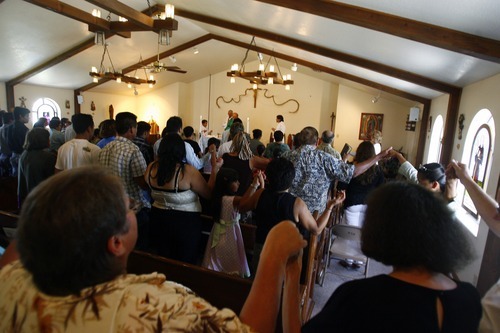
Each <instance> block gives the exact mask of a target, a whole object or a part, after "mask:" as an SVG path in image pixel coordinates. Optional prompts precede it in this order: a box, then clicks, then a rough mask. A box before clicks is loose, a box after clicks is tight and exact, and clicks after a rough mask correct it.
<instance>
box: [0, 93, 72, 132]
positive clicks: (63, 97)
mask: <svg viewBox="0 0 500 333" xmlns="http://www.w3.org/2000/svg"><path fill="white" fill-rule="evenodd" d="M4 90H5V89H4ZM21 97H24V98H26V101H25V103H26V107H27V108H28V109H30V110H32V108H33V103H35V101H36V100H38V99H40V98H43V97H48V98H50V99H52V100H54V101H55V102H56V103H57V104H58V105H59V107H60V108H61V114H60V115H59V117H60V118H62V117H66V118H71V115H73V114H74V112H75V105H74V103H73V90H68V89H59V88H50V87H42V86H35V85H30V84H19V85H17V86H15V87H14V104H15V105H16V106H19V105H20V104H21V102H20V101H19V98H21ZM66 101H69V104H70V108H69V109H66ZM31 125H32V124H31V122H30V123H29V126H28V127H31Z"/></svg>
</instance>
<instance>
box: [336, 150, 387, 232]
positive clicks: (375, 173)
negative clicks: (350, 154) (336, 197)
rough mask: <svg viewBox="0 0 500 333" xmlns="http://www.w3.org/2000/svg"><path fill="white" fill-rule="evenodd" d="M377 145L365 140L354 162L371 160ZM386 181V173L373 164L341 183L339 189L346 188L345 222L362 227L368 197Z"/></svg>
mask: <svg viewBox="0 0 500 333" xmlns="http://www.w3.org/2000/svg"><path fill="white" fill-rule="evenodd" d="M375 155H376V154H375V147H374V146H373V144H372V143H371V142H370V141H363V142H361V143H360V144H359V146H358V148H357V149H356V156H355V157H354V161H353V163H354V164H357V163H361V162H363V161H366V160H369V159H370V158H372V157H373V156H375ZM384 182H385V178H384V174H383V172H382V170H380V167H379V166H378V165H377V164H374V165H372V166H371V167H370V168H369V169H368V170H366V171H365V172H364V173H362V174H361V175H359V176H357V177H354V178H353V179H351V181H350V182H349V184H345V183H339V185H338V188H339V189H345V190H346V198H345V201H344V220H343V222H344V223H345V224H349V225H354V226H358V227H361V226H362V225H363V220H364V216H365V211H366V198H367V197H368V194H370V193H371V191H373V190H374V189H375V188H377V187H378V186H380V185H382V184H383V183H384Z"/></svg>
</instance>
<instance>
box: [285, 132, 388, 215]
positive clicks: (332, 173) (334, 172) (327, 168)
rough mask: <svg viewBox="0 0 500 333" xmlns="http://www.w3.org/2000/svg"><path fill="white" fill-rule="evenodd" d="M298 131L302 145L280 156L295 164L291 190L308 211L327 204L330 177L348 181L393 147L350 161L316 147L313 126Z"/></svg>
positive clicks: (318, 208) (316, 136) (315, 133)
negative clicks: (353, 163) (355, 162)
mask: <svg viewBox="0 0 500 333" xmlns="http://www.w3.org/2000/svg"><path fill="white" fill-rule="evenodd" d="M299 135H300V141H301V146H300V147H299V148H298V149H296V150H292V151H289V152H285V153H283V155H281V157H283V158H286V159H288V160H290V161H291V162H292V163H293V164H294V166H295V179H294V180H293V183H292V187H291V188H290V193H292V194H293V195H295V196H298V197H299V198H301V199H302V200H304V202H305V203H306V205H307V208H309V211H310V212H311V213H313V212H314V211H318V213H319V214H321V213H322V212H323V210H324V209H325V207H326V201H327V194H328V193H327V192H328V189H329V188H330V184H331V182H332V181H333V180H335V179H338V180H339V181H341V182H344V183H349V182H350V181H351V178H352V177H356V176H359V175H360V174H362V173H363V172H365V171H366V170H368V169H369V168H370V167H371V166H372V165H373V164H375V163H376V162H377V161H379V160H380V159H382V158H383V157H385V156H386V155H387V154H388V152H389V151H390V150H391V149H392V148H389V149H387V150H384V151H382V152H381V153H380V154H378V155H376V156H375V157H372V158H371V159H369V160H367V161H364V162H362V163H358V164H356V165H352V164H347V163H345V162H343V161H342V160H338V159H336V158H335V157H333V156H332V155H329V154H327V153H325V152H323V151H320V150H317V149H316V145H317V144H318V131H317V130H316V129H315V128H314V127H305V128H304V129H303V130H302V131H301V132H300V134H299Z"/></svg>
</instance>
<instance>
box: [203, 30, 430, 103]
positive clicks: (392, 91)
mask: <svg viewBox="0 0 500 333" xmlns="http://www.w3.org/2000/svg"><path fill="white" fill-rule="evenodd" d="M212 38H213V39H215V40H218V41H221V42H224V43H227V44H230V45H234V46H238V47H241V48H244V49H250V50H252V51H255V52H261V53H264V54H267V55H270V56H275V57H276V58H278V59H283V60H286V61H290V62H294V63H297V64H299V65H301V66H305V67H309V68H311V69H313V70H318V71H321V72H324V73H328V74H330V75H334V76H337V77H340V78H343V79H346V80H350V81H353V82H357V83H360V84H363V85H365V86H369V87H372V88H375V89H377V90H382V91H385V92H387V93H390V94H393V95H396V96H399V97H402V98H406V99H409V100H412V101H415V102H419V103H423V104H425V103H430V100H429V99H427V98H424V97H422V96H418V95H414V94H410V93H407V92H405V91H402V90H398V89H395V88H392V87H389V86H386V85H383V84H379V83H376V82H373V81H370V80H367V79H364V78H361V77H359V76H355V75H351V74H347V73H344V72H341V71H338V70H336V69H333V68H329V67H326V66H321V65H318V64H316V63H312V62H309V61H306V60H303V59H299V58H295V57H292V56H289V55H287V54H283V53H279V52H275V51H273V50H268V49H266V48H263V47H260V46H255V45H251V46H249V44H246V43H242V42H240V41H237V40H234V39H231V38H227V37H223V36H218V35H213V34H212Z"/></svg>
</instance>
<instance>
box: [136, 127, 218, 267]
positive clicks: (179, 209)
mask: <svg viewBox="0 0 500 333" xmlns="http://www.w3.org/2000/svg"><path fill="white" fill-rule="evenodd" d="M211 153H212V173H211V174H210V179H209V181H208V184H207V182H206V181H205V179H204V178H203V176H202V175H201V174H200V172H199V171H198V170H196V168H194V167H193V166H191V165H188V164H185V158H186V149H185V145H184V141H182V139H181V137H180V136H179V135H178V134H176V133H171V134H167V135H166V136H165V137H164V138H163V140H162V142H161V144H160V148H159V150H158V161H154V162H152V163H151V164H150V165H149V166H148V168H147V170H146V173H145V175H144V178H145V180H146V182H147V184H148V185H149V187H150V188H151V197H152V198H153V200H154V202H153V204H152V208H151V217H150V224H151V225H150V230H151V235H150V239H151V241H152V248H153V250H155V251H156V252H157V253H158V254H159V255H161V256H164V257H168V258H171V259H175V260H180V261H185V262H188V263H191V264H196V263H197V260H198V257H199V253H200V251H199V243H200V240H201V231H202V222H201V218H200V212H201V204H200V201H199V198H198V195H200V196H202V197H203V198H206V199H210V197H211V194H212V188H213V185H214V183H215V177H216V173H217V171H218V169H219V167H220V162H219V164H217V161H216V158H215V150H213V151H211Z"/></svg>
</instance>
